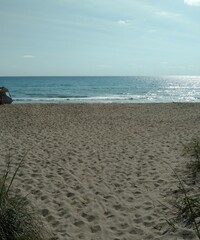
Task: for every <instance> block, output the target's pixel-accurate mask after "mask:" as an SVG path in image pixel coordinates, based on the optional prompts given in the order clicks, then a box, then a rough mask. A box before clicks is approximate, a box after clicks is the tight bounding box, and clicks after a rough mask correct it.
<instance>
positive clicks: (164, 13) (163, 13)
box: [156, 11, 181, 17]
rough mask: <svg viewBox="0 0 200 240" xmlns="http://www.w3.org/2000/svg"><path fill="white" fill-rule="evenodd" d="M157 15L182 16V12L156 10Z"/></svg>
mask: <svg viewBox="0 0 200 240" xmlns="http://www.w3.org/2000/svg"><path fill="white" fill-rule="evenodd" d="M156 15H158V16H161V17H180V16H181V14H179V13H172V12H165V11H161V12H156Z"/></svg>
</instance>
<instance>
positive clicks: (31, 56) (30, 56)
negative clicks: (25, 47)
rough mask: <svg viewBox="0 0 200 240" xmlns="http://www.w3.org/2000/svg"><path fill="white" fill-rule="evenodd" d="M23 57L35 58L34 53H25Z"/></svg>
mask: <svg viewBox="0 0 200 240" xmlns="http://www.w3.org/2000/svg"><path fill="white" fill-rule="evenodd" d="M23 58H34V56H33V55H30V54H27V55H23Z"/></svg>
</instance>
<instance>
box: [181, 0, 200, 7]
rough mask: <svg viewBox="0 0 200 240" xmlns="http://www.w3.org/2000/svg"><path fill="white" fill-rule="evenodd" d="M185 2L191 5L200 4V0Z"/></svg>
mask: <svg viewBox="0 0 200 240" xmlns="http://www.w3.org/2000/svg"><path fill="white" fill-rule="evenodd" d="M184 3H185V4H188V5H190V6H200V0H184Z"/></svg>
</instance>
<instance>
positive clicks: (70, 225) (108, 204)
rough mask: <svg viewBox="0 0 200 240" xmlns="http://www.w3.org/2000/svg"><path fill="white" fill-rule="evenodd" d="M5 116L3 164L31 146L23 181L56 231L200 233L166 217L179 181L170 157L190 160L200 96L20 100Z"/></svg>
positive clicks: (115, 235) (121, 238) (83, 234)
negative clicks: (136, 100)
mask: <svg viewBox="0 0 200 240" xmlns="http://www.w3.org/2000/svg"><path fill="white" fill-rule="evenodd" d="M0 118H1V131H0V136H1V137H0V150H1V163H2V164H1V168H3V165H4V164H3V163H5V161H6V158H7V155H8V153H9V152H10V153H11V158H12V159H13V161H14V163H15V164H17V160H19V159H20V157H22V156H23V155H24V154H25V152H26V151H27V150H29V152H28V154H27V156H26V161H25V164H24V166H23V167H22V168H21V169H20V172H19V174H18V176H17V179H16V181H15V187H16V188H17V189H19V191H20V192H21V193H22V194H23V195H27V194H29V193H30V194H29V195H28V198H29V199H30V200H31V202H32V203H33V204H34V205H35V207H36V209H37V210H38V213H39V214H40V215H41V216H42V219H43V221H44V223H45V225H46V226H47V227H48V228H50V229H51V231H52V232H53V233H54V235H55V236H54V238H53V239H58V240H65V239H66V240H67V239H70V240H76V239H77V240H78V239H85V240H143V239H144V240H145V239H146V240H147V239H155V240H158V239H172V240H173V239H174V240H175V239H195V235H194V233H193V231H189V230H183V229H181V228H180V229H179V230H178V231H177V232H175V233H173V232H170V231H169V225H168V224H167V223H166V218H167V217H169V218H170V217H171V216H172V215H173V213H174V211H175V209H174V208H173V205H172V202H173V200H174V197H175V195H174V194H173V192H174V191H175V190H176V189H177V188H178V183H177V179H176V178H175V176H174V175H173V172H172V170H171V169H170V167H169V166H168V164H167V163H169V164H170V166H171V167H172V168H173V169H175V170H177V171H180V169H181V168H182V166H183V163H184V161H185V159H184V157H183V156H182V155H181V151H182V143H186V142H188V141H189V140H190V139H191V138H192V137H194V136H196V135H198V134H199V132H200V104H180V103H179V104H178V103H172V104H132V105H131V104H121V105H120V104H107V105H106V104H105V105H104V104H92V105H89V104H77V105H76V104H75V105H73V104H69V105H68V104H66V105H65V104H63V105H56V104H43V105H42V104H35V105H28V104H25V105H14V104H13V105H9V106H6V105H3V106H0ZM184 231H185V232H184Z"/></svg>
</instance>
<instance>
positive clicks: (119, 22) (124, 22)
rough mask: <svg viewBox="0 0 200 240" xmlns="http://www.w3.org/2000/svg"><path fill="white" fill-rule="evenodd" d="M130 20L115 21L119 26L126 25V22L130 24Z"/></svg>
mask: <svg viewBox="0 0 200 240" xmlns="http://www.w3.org/2000/svg"><path fill="white" fill-rule="evenodd" d="M130 22H131V21H130V20H119V21H117V23H118V24H119V25H120V26H126V25H128V24H130Z"/></svg>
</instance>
